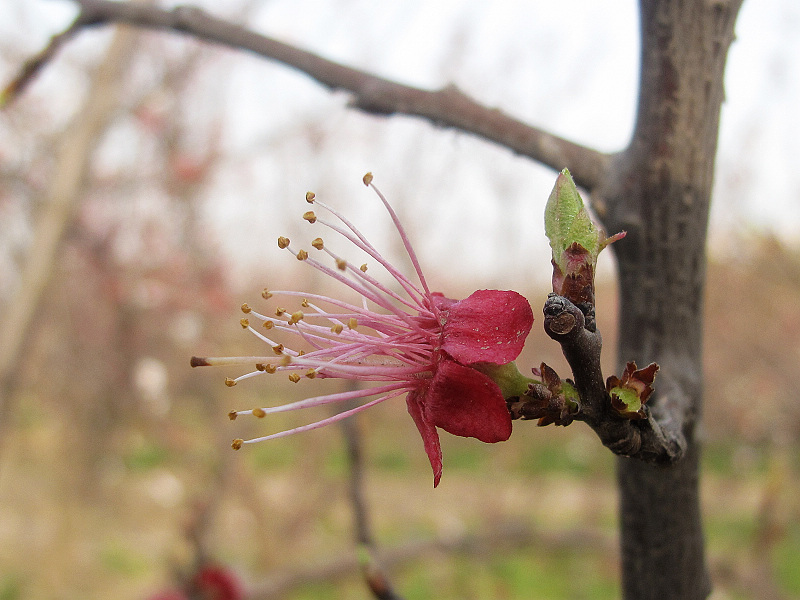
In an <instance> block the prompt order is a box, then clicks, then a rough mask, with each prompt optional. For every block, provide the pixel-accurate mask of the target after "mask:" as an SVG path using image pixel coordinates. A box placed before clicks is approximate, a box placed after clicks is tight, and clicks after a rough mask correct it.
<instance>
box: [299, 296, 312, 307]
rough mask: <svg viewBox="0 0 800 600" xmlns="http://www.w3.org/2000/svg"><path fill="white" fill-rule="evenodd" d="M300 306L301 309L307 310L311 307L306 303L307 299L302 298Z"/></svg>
mask: <svg viewBox="0 0 800 600" xmlns="http://www.w3.org/2000/svg"><path fill="white" fill-rule="evenodd" d="M300 306H302V307H303V308H308V307H309V306H311V303H310V302H309V301H308V298H303V301H302V302H301V303H300Z"/></svg>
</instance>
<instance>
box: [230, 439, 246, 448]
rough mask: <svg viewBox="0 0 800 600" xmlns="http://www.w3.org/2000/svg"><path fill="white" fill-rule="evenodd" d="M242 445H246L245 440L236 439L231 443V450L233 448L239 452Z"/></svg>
mask: <svg viewBox="0 0 800 600" xmlns="http://www.w3.org/2000/svg"><path fill="white" fill-rule="evenodd" d="M242 444H244V440H241V439H239V438H236V439H235V440H233V441H232V442H231V448H233V449H234V450H238V449H239V448H241V447H242Z"/></svg>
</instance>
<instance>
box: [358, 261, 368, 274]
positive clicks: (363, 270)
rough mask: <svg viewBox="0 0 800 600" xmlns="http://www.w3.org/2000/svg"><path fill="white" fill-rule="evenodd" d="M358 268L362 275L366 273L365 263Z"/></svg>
mask: <svg viewBox="0 0 800 600" xmlns="http://www.w3.org/2000/svg"><path fill="white" fill-rule="evenodd" d="M358 268H359V269H361V272H362V273H366V272H367V263H364V264H363V265H361V266H360V267H358Z"/></svg>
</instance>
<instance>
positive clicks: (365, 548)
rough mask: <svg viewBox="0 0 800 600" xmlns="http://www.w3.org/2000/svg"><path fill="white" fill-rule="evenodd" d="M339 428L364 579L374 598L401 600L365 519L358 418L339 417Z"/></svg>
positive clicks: (367, 519) (362, 459)
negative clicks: (341, 418) (343, 438)
mask: <svg viewBox="0 0 800 600" xmlns="http://www.w3.org/2000/svg"><path fill="white" fill-rule="evenodd" d="M342 430H343V431H344V437H345V443H346V445H347V457H348V459H349V463H350V477H349V492H350V504H351V505H352V507H353V520H354V521H355V523H354V525H355V530H356V543H357V544H358V546H359V548H360V550H361V556H360V557H359V562H360V563H361V570H362V573H363V574H364V580H365V582H366V584H367V587H369V589H370V591H371V592H372V595H373V596H375V598H377V600H402V597H401V596H398V595H397V594H396V593H395V592H394V590H393V589H392V586H391V584H390V583H389V578H388V577H387V576H386V572H385V571H384V569H383V568H382V567H381V564H380V562H378V561H376V560H375V557H374V554H375V548H376V547H375V542H374V539H373V536H372V528H371V526H370V522H369V511H368V509H367V502H366V499H365V498H364V453H363V448H362V438H361V432H360V431H359V429H358V419H357V418H356V417H353V418H350V419H345V420H344V421H342Z"/></svg>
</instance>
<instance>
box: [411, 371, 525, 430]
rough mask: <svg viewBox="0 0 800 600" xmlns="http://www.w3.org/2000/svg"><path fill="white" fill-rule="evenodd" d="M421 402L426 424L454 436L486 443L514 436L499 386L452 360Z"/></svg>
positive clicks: (486, 377) (436, 378)
mask: <svg viewBox="0 0 800 600" xmlns="http://www.w3.org/2000/svg"><path fill="white" fill-rule="evenodd" d="M409 396H410V394H409ZM421 403H422V407H423V415H424V418H425V421H426V422H428V423H432V424H433V425H435V426H436V427H441V428H442V429H444V430H445V431H446V432H448V433H452V434H453V435H460V436H462V437H474V438H477V439H479V440H480V441H482V442H487V443H493V442H502V441H505V440H507V439H508V438H509V437H510V436H511V415H510V414H509V412H508V408H507V407H506V401H505V400H504V399H503V394H502V393H501V391H500V387H499V386H498V385H497V384H496V383H495V382H494V381H492V380H491V379H490V378H489V377H488V376H487V375H484V374H483V373H481V372H480V371H476V370H475V369H471V368H469V367H465V366H464V365H460V364H458V363H457V362H455V361H453V360H448V359H445V360H443V361H442V362H440V363H439V368H438V369H437V371H436V375H435V376H434V378H433V381H432V382H431V384H430V386H429V387H428V389H427V392H426V393H425V395H424V396H423V398H422V400H421ZM411 416H412V417H413V416H414V415H413V413H412V415H411ZM417 427H419V425H417ZM423 438H424V435H423Z"/></svg>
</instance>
